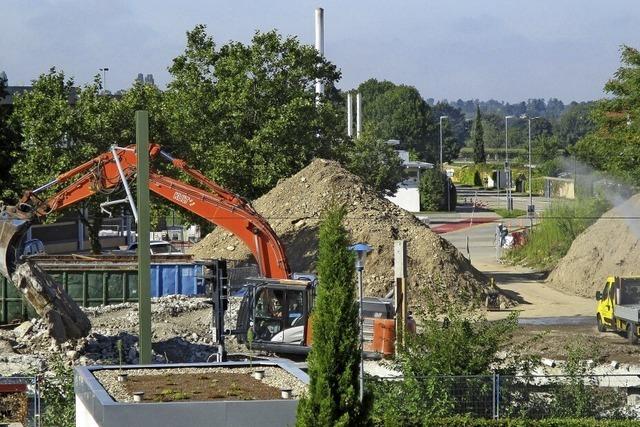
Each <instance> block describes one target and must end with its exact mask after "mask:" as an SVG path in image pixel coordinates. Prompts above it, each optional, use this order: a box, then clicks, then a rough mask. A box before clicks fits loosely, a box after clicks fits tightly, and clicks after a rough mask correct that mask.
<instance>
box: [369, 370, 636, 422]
mask: <svg viewBox="0 0 640 427" xmlns="http://www.w3.org/2000/svg"><path fill="white" fill-rule="evenodd" d="M371 381H372V383H370V384H371V386H372V388H373V390H374V392H375V393H378V394H380V393H382V394H385V395H387V396H395V398H394V399H393V400H394V401H395V402H396V404H397V405H398V406H397V409H399V412H405V411H406V412H413V413H421V414H425V415H429V416H433V417H448V416H456V415H463V416H470V417H478V418H529V419H541V418H550V417H559V418H562V417H594V418H601V419H626V418H637V417H639V416H640V375H636V374H620V375H528V376H525V375H498V374H496V375H487V376H427V377H400V378H398V377H394V378H385V379H372V380H371ZM392 405H393V403H392Z"/></svg>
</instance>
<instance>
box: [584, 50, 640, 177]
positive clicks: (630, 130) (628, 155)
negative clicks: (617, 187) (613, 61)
mask: <svg viewBox="0 0 640 427" xmlns="http://www.w3.org/2000/svg"><path fill="white" fill-rule="evenodd" d="M604 89H605V91H606V92H607V93H609V94H610V95H611V96H612V97H611V98H610V99H603V100H601V101H598V102H597V103H596V105H595V107H594V110H593V114H592V119H593V121H594V124H595V130H594V131H592V132H590V133H589V134H587V135H586V136H585V137H584V138H582V139H581V140H579V141H578V143H577V144H576V150H575V152H576V153H577V155H578V157H579V158H580V159H581V160H583V161H585V162H586V163H588V164H589V165H591V166H592V167H594V168H596V169H599V170H603V171H607V172H609V173H611V174H612V175H615V176H617V177H620V178H622V179H625V180H628V181H630V182H632V183H634V184H638V183H640V52H639V51H638V50H637V49H635V48H632V47H630V46H623V47H622V65H621V67H620V68H619V69H618V70H617V71H616V73H615V74H614V76H613V78H612V79H611V80H609V81H608V82H607V83H606V84H605V87H604Z"/></svg>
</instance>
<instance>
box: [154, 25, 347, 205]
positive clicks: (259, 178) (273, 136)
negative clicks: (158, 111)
mask: <svg viewBox="0 0 640 427" xmlns="http://www.w3.org/2000/svg"><path fill="white" fill-rule="evenodd" d="M169 71H170V73H171V75H172V77H173V80H172V81H171V82H170V83H169V85H168V90H167V93H166V103H165V104H164V105H165V108H166V111H167V121H168V123H169V132H170V134H171V135H172V138H173V140H174V143H175V145H176V147H177V150H176V151H177V153H178V154H180V155H182V156H183V157H185V158H189V159H193V160H194V163H195V166H196V167H198V168H199V169H201V170H202V171H203V172H205V173H206V174H207V175H208V176H209V177H211V178H213V179H214V180H216V181H217V182H219V183H220V184H221V185H223V186H225V187H227V188H229V189H231V190H233V191H235V192H237V193H239V194H242V195H244V196H246V197H249V198H255V197H258V196H260V195H262V194H264V193H265V192H266V191H268V190H270V189H271V188H272V187H273V186H274V185H275V184H276V183H277V182H278V180H279V179H281V178H283V177H287V176H290V175H292V174H294V173H295V172H297V171H298V170H300V169H301V168H302V167H304V166H305V165H307V164H308V162H309V161H310V160H311V159H312V158H313V157H316V156H319V157H326V158H332V157H334V156H335V153H336V152H337V151H338V150H337V148H338V147H340V146H342V145H343V144H344V126H343V120H342V115H338V114H337V111H338V110H337V108H338V107H337V106H336V105H337V104H338V103H339V104H340V105H342V102H341V101H338V93H337V91H335V90H334V89H333V86H334V83H335V82H336V81H338V79H339V78H340V72H339V71H338V70H337V68H336V67H335V65H333V64H331V63H330V62H328V61H327V60H326V59H324V58H323V57H322V56H321V55H319V54H318V52H317V51H316V50H315V49H314V48H313V47H312V46H307V45H303V44H301V43H300V42H299V41H298V40H297V39H296V38H295V37H286V38H285V37H282V36H281V35H279V34H278V33H276V32H275V31H270V32H267V33H260V32H256V34H255V35H254V37H253V39H252V40H251V43H250V44H247V45H245V44H243V43H239V42H229V43H227V44H226V45H223V46H222V47H220V48H218V47H217V46H216V44H215V42H214V40H213V38H212V37H211V36H209V35H208V34H207V33H206V27H205V26H203V25H200V26H197V27H195V28H194V29H193V30H192V31H190V32H188V33H187V47H186V49H185V51H184V53H182V54H181V55H179V56H178V57H176V58H175V59H174V60H173V64H172V66H171V67H170V68H169ZM316 78H318V79H320V80H321V81H322V82H323V83H324V84H325V86H326V87H327V91H326V93H327V95H326V97H325V98H323V99H322V102H321V103H320V105H319V106H316V102H315V93H314V85H315V81H316ZM340 99H341V98H340Z"/></svg>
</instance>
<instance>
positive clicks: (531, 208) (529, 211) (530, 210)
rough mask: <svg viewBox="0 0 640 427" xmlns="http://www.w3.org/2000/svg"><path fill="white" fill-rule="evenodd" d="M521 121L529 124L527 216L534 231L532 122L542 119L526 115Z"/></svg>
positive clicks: (530, 227)
mask: <svg viewBox="0 0 640 427" xmlns="http://www.w3.org/2000/svg"><path fill="white" fill-rule="evenodd" d="M520 118H521V119H527V121H528V122H529V206H527V215H528V216H529V229H530V230H531V231H533V215H534V212H535V208H534V206H533V193H532V192H531V185H532V184H533V181H532V180H531V121H532V120H536V119H539V118H540V117H528V116H527V115H526V114H523V115H522V116H520Z"/></svg>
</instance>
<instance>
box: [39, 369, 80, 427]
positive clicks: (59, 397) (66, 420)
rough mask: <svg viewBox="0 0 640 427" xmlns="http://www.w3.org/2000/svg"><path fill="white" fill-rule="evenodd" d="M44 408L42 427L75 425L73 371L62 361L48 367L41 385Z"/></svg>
mask: <svg viewBox="0 0 640 427" xmlns="http://www.w3.org/2000/svg"><path fill="white" fill-rule="evenodd" d="M40 390H41V397H42V404H43V408H44V413H43V417H42V425H43V426H55V427H73V426H75V425H76V419H75V418H76V408H75V394H74V390H73V369H72V368H71V367H69V366H67V365H65V363H64V361H63V360H62V359H58V360H54V361H53V362H51V363H50V365H49V372H48V373H47V374H46V375H45V376H44V378H43V380H42V382H41V384H40Z"/></svg>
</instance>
